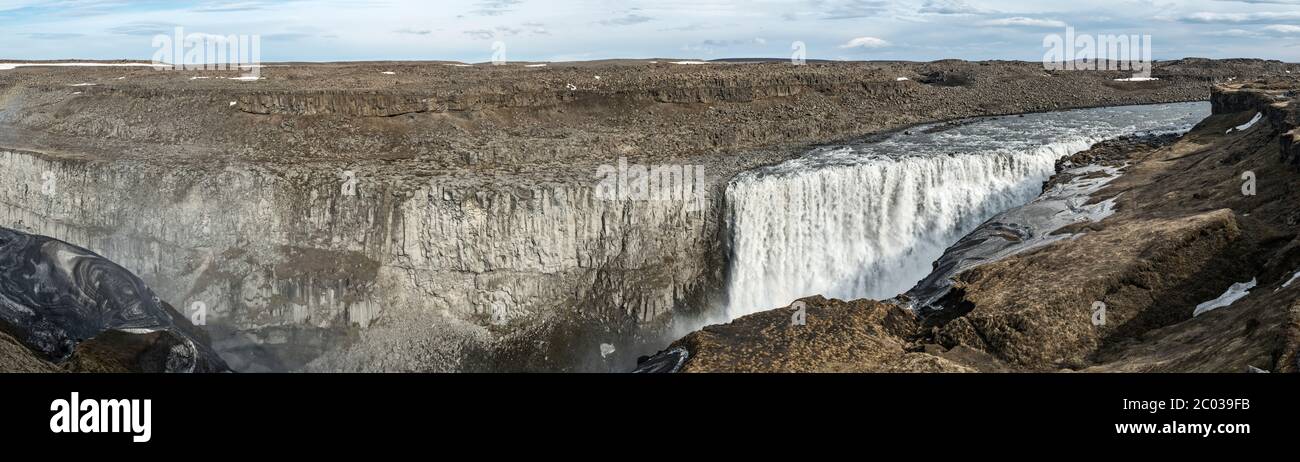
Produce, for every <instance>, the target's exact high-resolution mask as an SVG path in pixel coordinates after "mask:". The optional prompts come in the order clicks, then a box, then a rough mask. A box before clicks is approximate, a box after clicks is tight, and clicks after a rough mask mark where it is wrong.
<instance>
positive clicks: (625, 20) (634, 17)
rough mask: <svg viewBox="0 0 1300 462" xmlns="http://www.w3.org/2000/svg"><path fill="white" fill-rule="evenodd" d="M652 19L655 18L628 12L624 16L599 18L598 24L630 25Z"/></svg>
mask: <svg viewBox="0 0 1300 462" xmlns="http://www.w3.org/2000/svg"><path fill="white" fill-rule="evenodd" d="M654 19H655V18H652V17H649V16H643V15H640V14H637V13H628V14H627V15H626V16H622V17H618V18H611V19H604V20H601V21H600V24H601V25H605V26H631V25H633V24H641V23H643V22H648V21H654Z"/></svg>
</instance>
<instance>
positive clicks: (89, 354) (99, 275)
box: [0, 228, 226, 372]
mask: <svg viewBox="0 0 1300 462" xmlns="http://www.w3.org/2000/svg"><path fill="white" fill-rule="evenodd" d="M0 330H3V331H5V332H8V333H9V334H11V335H12V336H13V337H15V338H17V339H18V340H19V341H21V342H22V343H23V344H24V345H25V346H26V347H27V348H30V349H31V350H33V351H34V352H36V353H38V354H39V355H40V356H41V357H43V359H44V360H47V361H50V362H56V363H58V362H64V361H65V360H69V359H71V360H73V361H77V362H80V363H83V364H89V363H92V362H98V363H101V364H103V365H101V366H97V367H90V368H88V369H86V370H99V371H117V370H132V371H141V372H220V371H225V370H226V365H225V363H224V362H223V361H222V360H221V358H219V357H218V356H217V355H216V353H214V352H213V351H212V350H211V348H210V347H209V346H208V345H207V341H206V339H204V338H203V335H202V333H201V332H199V331H198V330H197V329H196V328H195V327H194V326H193V325H192V324H191V323H190V322H189V320H187V319H185V317H184V316H181V315H180V314H179V313H177V312H176V310H175V309H173V308H172V307H171V306H169V305H167V304H166V303H165V302H163V301H162V300H160V299H158V297H157V296H155V295H154V293H153V291H152V290H150V289H149V287H147V286H146V285H145V284H144V282H143V281H141V280H140V279H139V278H137V277H135V275H133V274H131V273H130V272H129V271H127V270H125V269H123V268H122V267H120V266H118V265H117V264H115V263H113V262H110V261H108V260H106V259H104V258H103V257H100V256H99V255H96V254H94V253H93V252H90V251H89V250H86V249H83V248H80V247H76V246H73V245H70V244H67V243H65V242H62V241H58V240H55V239H50V238H47V237H43V236H35V235H31V234H26V233H21V232H18V231H13V230H10V229H7V228H0ZM74 369H79V368H76V367H74Z"/></svg>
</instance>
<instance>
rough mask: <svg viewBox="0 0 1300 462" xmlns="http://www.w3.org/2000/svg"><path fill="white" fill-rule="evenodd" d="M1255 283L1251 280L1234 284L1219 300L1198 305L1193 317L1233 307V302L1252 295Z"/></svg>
mask: <svg viewBox="0 0 1300 462" xmlns="http://www.w3.org/2000/svg"><path fill="white" fill-rule="evenodd" d="M1255 283H1256V280H1255V279H1251V280H1250V282H1239V283H1236V284H1233V285H1232V287H1229V288H1228V291H1227V292H1224V293H1223V295H1220V296H1219V298H1216V299H1214V300H1210V301H1208V302H1205V303H1202V304H1200V305H1196V310H1195V311H1193V312H1192V317H1193V318H1194V317H1197V316H1200V315H1201V314H1203V313H1205V312H1208V311H1211V310H1215V309H1218V308H1223V307H1225V306H1228V305H1231V304H1232V303H1233V302H1236V301H1237V300H1241V299H1242V298H1243V297H1245V296H1246V295H1248V294H1249V293H1250V289H1254V288H1255Z"/></svg>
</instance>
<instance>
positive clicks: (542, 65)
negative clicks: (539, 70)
mask: <svg viewBox="0 0 1300 462" xmlns="http://www.w3.org/2000/svg"><path fill="white" fill-rule="evenodd" d="M524 67H546V65H545V64H529V65H526V66H524Z"/></svg>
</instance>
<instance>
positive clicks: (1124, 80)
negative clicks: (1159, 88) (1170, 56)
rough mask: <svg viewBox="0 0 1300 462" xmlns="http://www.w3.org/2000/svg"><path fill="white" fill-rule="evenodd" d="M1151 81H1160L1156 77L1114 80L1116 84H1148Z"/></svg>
mask: <svg viewBox="0 0 1300 462" xmlns="http://www.w3.org/2000/svg"><path fill="white" fill-rule="evenodd" d="M1152 80H1160V79H1159V78H1157V77H1129V78H1126V79H1115V81H1116V82H1150V81H1152Z"/></svg>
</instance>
